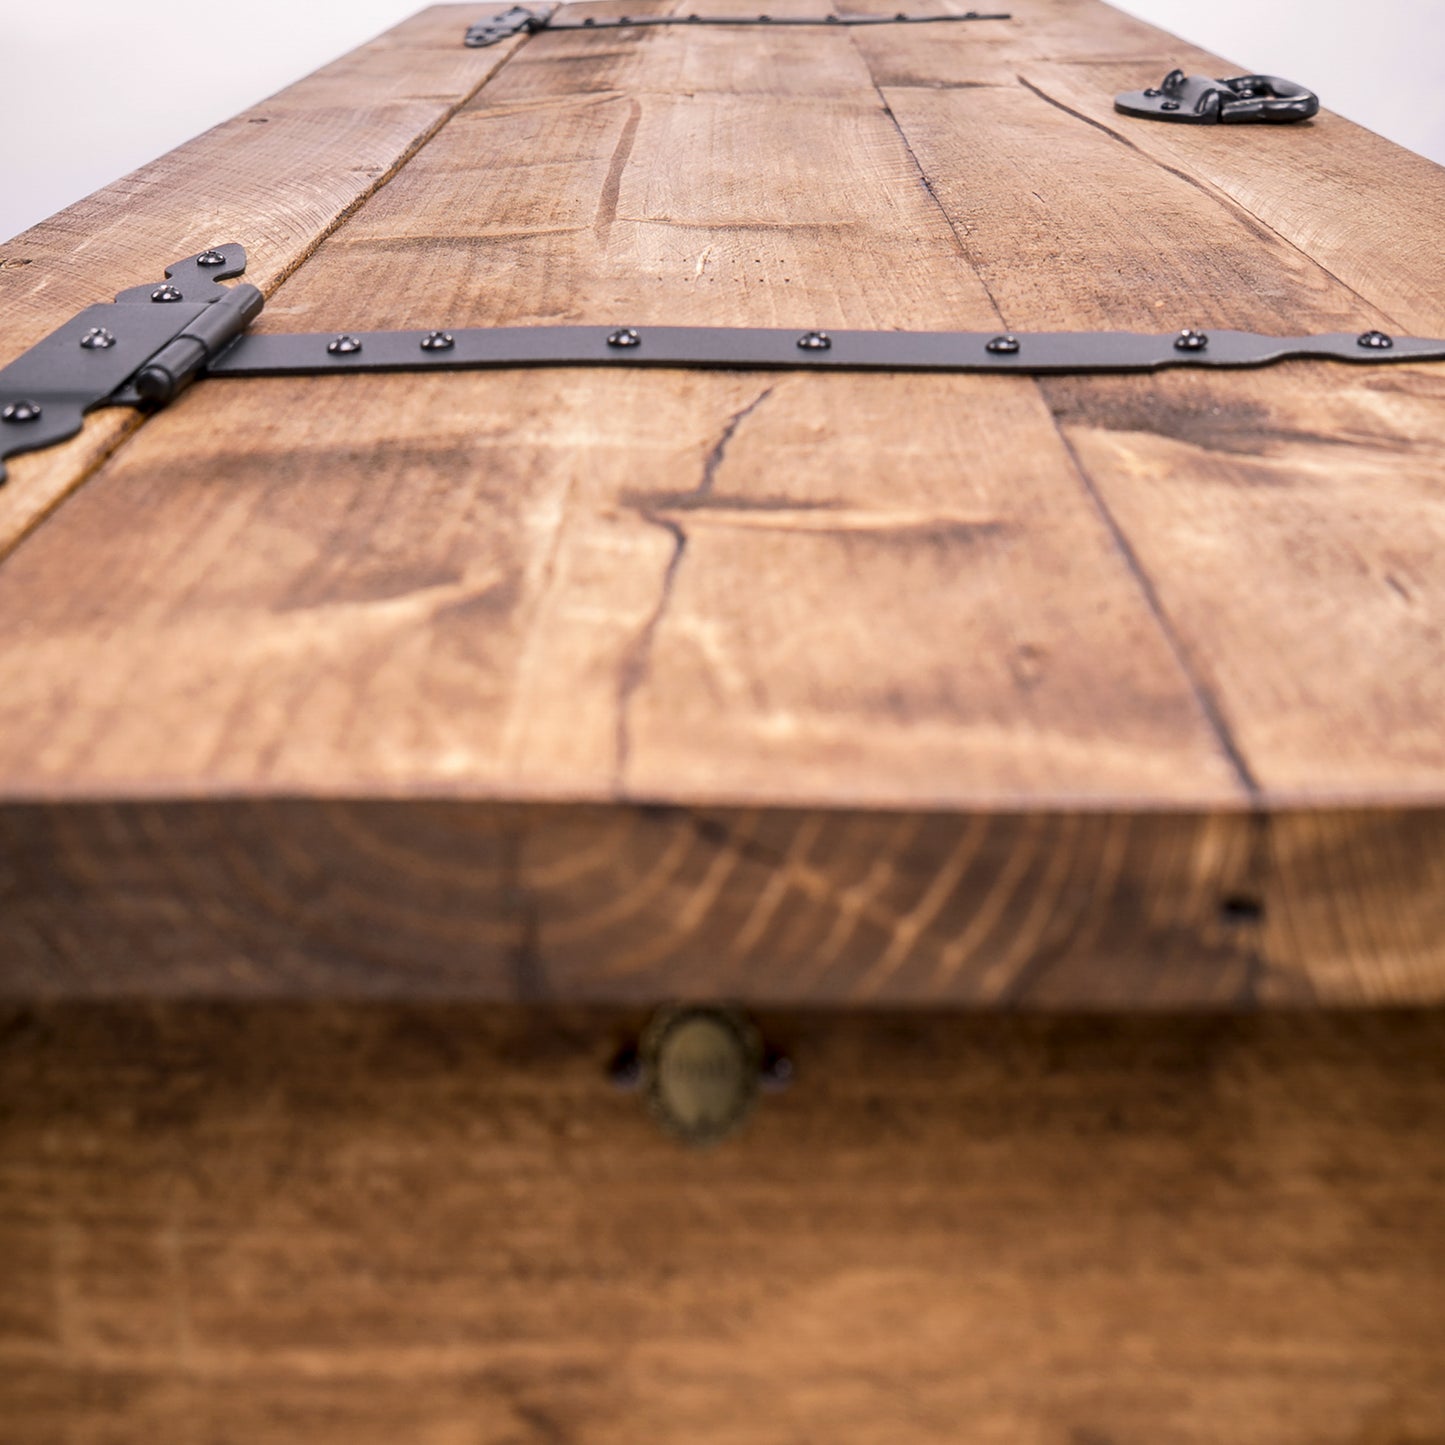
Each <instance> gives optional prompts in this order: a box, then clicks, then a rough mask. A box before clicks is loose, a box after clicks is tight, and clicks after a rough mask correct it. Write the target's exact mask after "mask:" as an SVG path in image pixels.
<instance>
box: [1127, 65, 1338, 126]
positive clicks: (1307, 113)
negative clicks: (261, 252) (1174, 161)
mask: <svg viewBox="0 0 1445 1445" xmlns="http://www.w3.org/2000/svg"><path fill="white" fill-rule="evenodd" d="M1114 109H1115V110H1117V111H1120V112H1121V113H1123V114H1124V115H1135V116H1140V117H1142V118H1143V119H1144V120H1168V121H1173V122H1175V123H1176V124H1178V125H1245V124H1265V125H1283V124H1288V123H1290V122H1292V121H1298V120H1309V119H1310V118H1311V117H1313V116H1316V115H1318V114H1319V110H1320V98H1319V96H1317V95H1316V94H1315V93H1314V91H1312V90H1306V89H1305V87H1304V86H1302V85H1296V84H1295V83H1294V81H1292V80H1281V79H1280V78H1279V77H1278V76H1277V75H1238V76H1235V78H1234V79H1233V80H1210V79H1209V78H1208V76H1203V75H1185V73H1184V72H1183V71H1182V70H1171V71H1170V72H1169V74H1168V75H1166V76H1165V77H1164V79H1163V80H1162V81H1161V82H1160V84H1159V85H1158V86H1156V87H1152V88H1151V89H1149V90H1128V91H1125V92H1124V94H1123V95H1120V96H1116V97H1115V100H1114Z"/></svg>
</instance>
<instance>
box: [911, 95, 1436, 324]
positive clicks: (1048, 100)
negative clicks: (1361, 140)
mask: <svg viewBox="0 0 1445 1445" xmlns="http://www.w3.org/2000/svg"><path fill="white" fill-rule="evenodd" d="M1016 79H1017V80H1018V83H1019V84H1020V85H1021V86H1023V88H1024V89H1025V90H1027V91H1030V92H1031V93H1032V94H1034V95H1036V96H1037V97H1038V98H1039V99H1040V100H1041V101H1043V102H1044V104H1045V105H1051V106H1053V107H1054V109H1055V110H1061V111H1063V113H1064V114H1065V115H1068V116H1072V117H1073V118H1074V119H1075V120H1077V121H1082V122H1083V123H1084V124H1085V125H1087V126H1092V127H1093V129H1094V130H1097V131H1102V132H1103V133H1104V134H1105V135H1106V136H1108V137H1109V138H1110V140H1114V141H1117V142H1118V143H1119V144H1120V145H1121V146H1124V147H1125V148H1126V149H1128V150H1131V151H1133V152H1134V153H1135V155H1139V156H1142V157H1143V158H1144V159H1145V160H1146V161H1148V162H1149V163H1150V164H1151V165H1155V166H1158V167H1159V169H1160V170H1161V171H1164V172H1165V173H1166V174H1168V175H1171V176H1174V177H1175V178H1176V179H1177V180H1181V181H1184V182H1185V183H1186V184H1188V185H1191V186H1193V187H1194V189H1195V190H1197V191H1198V192H1200V194H1201V195H1205V196H1208V197H1209V199H1210V200H1212V201H1214V202H1216V203H1217V204H1219V205H1221V206H1223V207H1224V209H1225V210H1227V211H1232V212H1234V213H1235V214H1236V215H1238V216H1241V217H1248V218H1249V220H1250V221H1252V222H1253V223H1254V224H1255V225H1256V226H1258V227H1259V229H1260V230H1262V231H1263V232H1265V234H1266V235H1267V236H1269V237H1271V238H1272V239H1274V240H1276V241H1279V242H1281V243H1282V244H1283V245H1285V246H1288V247H1289V249H1290V250H1291V251H1293V252H1294V253H1295V254H1296V255H1298V256H1301V257H1303V258H1304V260H1305V261H1307V262H1308V263H1309V264H1310V265H1311V266H1313V267H1314V268H1315V270H1317V271H1319V272H1321V273H1322V274H1324V275H1325V276H1328V277H1329V278H1330V280H1331V281H1333V282H1334V283H1335V284H1336V285H1337V286H1339V287H1340V288H1341V289H1342V290H1344V291H1348V292H1349V294H1350V295H1351V296H1353V297H1354V298H1355V299H1356V300H1357V301H1358V302H1359V303H1360V305H1361V306H1363V307H1365V308H1366V309H1367V310H1369V311H1371V312H1373V313H1374V314H1375V316H1377V317H1379V318H1382V319H1383V320H1384V321H1386V322H1388V323H1389V325H1390V327H1391V329H1392V330H1394V331H1396V332H1400V333H1403V332H1406V331H1408V330H1409V328H1408V327H1406V326H1403V325H1402V324H1401V323H1400V322H1399V321H1398V320H1397V319H1396V318H1395V317H1394V316H1392V315H1390V313H1389V312H1388V311H1385V310H1384V309H1383V308H1382V307H1380V306H1378V305H1376V303H1375V302H1373V301H1371V300H1370V298H1369V297H1368V296H1365V295H1364V294H1363V293H1361V292H1360V291H1357V290H1356V289H1355V288H1354V287H1353V286H1351V285H1350V283H1349V282H1348V281H1346V280H1344V279H1343V278H1341V277H1339V276H1336V275H1335V273H1334V272H1333V271H1331V270H1330V268H1329V267H1328V266H1326V265H1325V264H1324V262H1322V261H1320V260H1319V259H1317V258H1316V257H1314V256H1312V255H1310V253H1309V252H1308V251H1306V250H1305V249H1304V247H1303V246H1301V245H1300V244H1299V243H1298V242H1297V241H1295V240H1293V239H1292V238H1291V237H1289V236H1286V235H1285V234H1284V232H1283V231H1280V230H1277V229H1276V228H1275V227H1274V226H1272V225H1270V223H1269V222H1268V221H1266V220H1265V219H1264V218H1263V217H1262V216H1260V215H1257V214H1256V213H1255V212H1254V211H1252V210H1250V208H1249V207H1248V206H1246V205H1245V204H1244V202H1243V201H1241V200H1240V199H1239V198H1238V197H1237V196H1233V195H1231V194H1230V193H1229V192H1228V191H1226V190H1225V189H1224V188H1223V187H1222V186H1219V185H1216V184H1215V183H1214V182H1213V181H1209V180H1204V179H1201V178H1200V177H1199V176H1194V175H1190V173H1189V172H1188V171H1186V170H1181V169H1180V168H1179V167H1178V166H1175V165H1171V164H1170V163H1169V162H1168V161H1166V160H1162V159H1160V157H1159V156H1157V155H1155V154H1154V152H1153V151H1151V150H1146V149H1145V148H1144V147H1143V146H1141V145H1139V144H1137V143H1136V142H1135V141H1132V140H1130V139H1129V137H1128V136H1126V135H1124V134H1123V133H1122V132H1120V131H1117V130H1115V129H1114V128H1113V126H1110V125H1105V124H1104V122H1103V121H1101V120H1095V119H1094V117H1093V116H1091V115H1085V114H1084V112H1083V111H1081V110H1075V109H1074V107H1073V106H1071V105H1069V104H1068V103H1067V102H1065V101H1062V100H1059V99H1057V98H1056V97H1055V96H1052V95H1050V94H1049V93H1048V92H1047V91H1045V90H1043V89H1041V88H1040V87H1039V86H1037V85H1035V84H1034V83H1033V82H1032V81H1031V80H1030V79H1029V78H1028V77H1027V76H1025V75H1019V76H1017V77H1016ZM899 88H900V89H902V88H904V87H899Z"/></svg>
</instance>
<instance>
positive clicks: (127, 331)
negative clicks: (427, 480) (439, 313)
mask: <svg viewBox="0 0 1445 1445" xmlns="http://www.w3.org/2000/svg"><path fill="white" fill-rule="evenodd" d="M245 267H246V253H245V251H244V250H243V249H242V248H241V247H240V246H236V245H230V246H217V247H215V248H213V249H212V250H209V251H203V252H201V253H200V254H199V255H196V256H190V257H188V258H187V259H186V260H184V261H178V262H177V263H176V264H175V265H174V266H172V267H170V268H169V269H168V270H167V272H166V276H167V277H168V278H169V279H168V281H167V282H164V283H157V284H154V285H151V286H137V287H133V288H131V289H130V290H127V291H122V292H121V293H120V295H119V296H117V297H116V299H115V303H114V304H113V305H99V306H91V307H87V308H86V310H84V311H82V312H81V313H80V315H78V316H77V317H75V318H74V319H73V320H71V321H68V322H66V323H65V325H63V326H62V327H60V328H59V330H57V331H55V332H54V333H53V334H52V335H50V336H48V337H46V339H45V340H44V341H41V342H40V343H38V344H37V345H36V346H34V347H32V348H31V349H30V350H29V351H27V352H26V353H25V354H24V355H23V356H21V357H20V358H18V359H17V360H16V361H13V362H11V364H10V365H9V366H7V367H4V368H3V369H0V480H3V478H4V470H3V464H4V459H5V458H6V457H10V456H17V455H19V454H20V453H21V452H29V451H35V450H38V449H39V448H41V447H47V446H52V445H54V444H55V443H56V442H59V441H63V440H64V439H65V438H66V437H70V436H73V435H74V434H75V433H76V432H78V431H79V430H80V426H81V419H82V417H83V416H84V414H85V413H86V412H87V411H90V410H92V409H93V408H95V407H98V406H117V405H143V404H148V405H152V406H159V405H164V404H165V403H166V402H168V401H170V400H171V399H172V398H173V397H174V396H175V395H177V394H178V393H179V392H180V391H181V390H182V389H183V388H184V387H186V386H188V385H189V384H190V383H191V382H192V381H193V380H195V379H196V378H197V377H199V376H230V377H245V376H327V375H337V374H340V373H343V372H376V371H450V370H472V369H476V368H484V367H528V366H629V367H639V366H641V367H646V366H666V367H687V368H693V367H731V368H745V369H754V368H768V369H786V370H790V371H944V372H1012V373H1022V374H1024V375H1047V374H1053V373H1062V372H1072V373H1087V372H1124V371H1140V372H1145V371H1159V370H1162V369H1164V368H1166V367H1174V366H1191V367H1248V366H1271V365H1274V364H1275V363H1277V362H1281V361H1286V360H1289V359H1291V358H1304V357H1311V358H1317V359H1324V360H1333V361H1346V362H1356V363H1360V362H1370V363H1379V362H1397V361H1400V362H1403V361H1445V341H1429V340H1419V339H1416V338H1411V337H1392V336H1387V335H1386V334H1385V333H1384V332H1382V331H1374V330H1371V331H1366V332H1364V333H1363V334H1360V335H1355V334H1344V333H1341V334H1334V335H1328V336H1296V337H1279V336H1257V335H1255V334H1253V333H1251V332H1244V331H1216V332H1212V333H1205V332H1203V331H1199V330H1196V329H1193V328H1188V327H1186V328H1185V329H1184V330H1182V331H1177V332H1172V333H1168V334H1165V335H1162V336H1160V335H1152V334H1144V333H1136V332H1129V331H1102V332H1085V331H1052V332H1035V333H1029V334H1019V335H1013V334H1010V333H1002V334H994V333H990V332H971V331H833V332H827V331H821V330H815V331H798V330H785V329H758V328H746V327H738V328H731V327H709V326H625V325H623V326H501V327H492V328H486V329H460V328H459V329H455V330H452V331H359V332H355V333H342V334H340V335H336V334H327V333H317V334H312V335H287V336H270V335H262V336H250V335H246V334H244V333H245V331H246V328H247V326H248V325H249V324H250V322H251V321H252V320H254V319H255V317H256V316H257V315H259V314H260V311H261V307H262V296H261V293H260V291H258V290H257V289H256V288H255V287H254V286H246V285H241V286H232V287H226V286H218V285H217V284H216V283H217V282H218V281H221V280H225V279H226V278H228V277H232V276H238V275H240V274H241V273H242V272H243V271H244V270H245Z"/></svg>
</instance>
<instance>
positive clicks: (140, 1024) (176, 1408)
mask: <svg viewBox="0 0 1445 1445" xmlns="http://www.w3.org/2000/svg"><path fill="white" fill-rule="evenodd" d="M761 1022H762V1024H763V1026H764V1029H765V1031H766V1033H767V1036H768V1037H769V1038H770V1039H771V1040H773V1041H774V1042H775V1043H777V1044H778V1045H781V1046H783V1047H785V1048H786V1049H788V1050H789V1051H790V1053H791V1055H792V1057H793V1059H794V1060H795V1063H796V1070H797V1082H796V1084H795V1085H794V1087H793V1089H792V1090H791V1091H790V1092H789V1093H787V1094H784V1095H781V1096H777V1097H770V1098H767V1099H765V1100H764V1101H763V1103H762V1105H761V1107H760V1110H759V1112H758V1114H757V1116H756V1117H755V1119H754V1120H753V1121H752V1123H751V1124H750V1125H749V1127H748V1129H747V1131H746V1132H745V1133H744V1134H743V1135H742V1136H740V1137H739V1138H738V1139H736V1140H735V1141H733V1142H732V1143H730V1144H728V1145H726V1146H724V1147H723V1148H721V1149H718V1150H716V1151H713V1152H710V1153H696V1152H690V1151H687V1150H684V1149H682V1148H680V1147H679V1146H677V1145H675V1144H674V1143H672V1142H671V1141H669V1140H667V1139H665V1138H663V1137H662V1136H661V1135H660V1134H658V1133H657V1132H656V1131H655V1129H654V1126H653V1125H652V1124H651V1123H650V1122H649V1121H648V1119H647V1117H646V1115H645V1112H644V1111H643V1109H642V1107H641V1106H640V1104H639V1103H638V1102H637V1100H636V1099H635V1098H632V1097H628V1096H623V1095H618V1094H617V1093H615V1092H614V1091H613V1090H612V1088H611V1087H610V1085H609V1083H608V1082H607V1079H606V1076H605V1068H606V1063H607V1060H608V1058H609V1057H610V1054H611V1051H612V1050H613V1049H614V1048H615V1047H616V1046H617V1045H618V1044H619V1043H621V1042H623V1041H624V1040H626V1039H627V1038H629V1037H631V1036H632V1032H633V1030H635V1028H636V1026H637V1020H636V1019H635V1018H632V1017H630V1016H623V1015H617V1014H613V1013H586V1012H577V1011H569V1012H565V1013H554V1012H539V1011H497V1010H480V1009H463V1008H457V1007H448V1008H422V1007H411V1008H352V1009H341V1008H336V1007H329V1008H303V1009H297V1008H295V1007H286V1008H284V1009H283V1008H263V1007H250V1008H229V1009H227V1008H202V1007H187V1008H177V1007H163V1008H154V1007H153V1008H105V1009H95V1008H81V1007H74V1006H72V1007H67V1008H62V1009H51V1008H41V1009H31V1010H23V1011H21V1010H10V1011H7V1013H6V1014H5V1015H4V1017H3V1022H0V1099H3V1100H4V1105H3V1109H0V1255H3V1257H4V1258H5V1260H6V1261H7V1268H6V1269H5V1271H4V1273H3V1276H0V1417H3V1418H4V1419H5V1421H6V1439H7V1441H8V1442H13V1445H52V1442H58V1441H64V1442H65V1445H102V1442H103V1445H111V1442H119V1441H132V1440H138V1439H166V1440H198V1441H199V1440H204V1441H207V1442H210V1445H251V1442H254V1441H257V1440H262V1439H264V1440H265V1441H266V1442H267V1445H301V1442H303V1441H304V1442H306V1445H331V1442H338V1445H340V1442H345V1445H381V1442H393V1441H396V1440H409V1441H425V1442H434V1441H435V1442H452V1441H465V1442H468V1445H503V1442H507V1445H531V1442H536V1445H546V1442H556V1441H569V1442H578V1445H620V1442H624V1441H627V1442H631V1441H635V1440H636V1439H637V1438H638V1437H639V1436H640V1435H641V1436H646V1437H648V1438H652V1439H658V1440H693V1441H703V1442H714V1441H716V1442H719V1445H722V1442H726V1445H739V1442H742V1441H749V1442H760V1445H813V1442H815V1441H817V1440H819V1439H820V1438H823V1439H827V1440H830V1441H836V1442H839V1445H878V1442H884V1441H899V1440H907V1441H910V1442H939V1445H943V1442H947V1445H954V1442H957V1441H958V1440H960V1439H963V1438H966V1439H968V1440H970V1441H980V1442H986V1445H993V1442H997V1445H1084V1442H1089V1445H1097V1442H1105V1441H1107V1442H1110V1445H1156V1442H1158V1441H1160V1440H1168V1441H1169V1442H1170V1445H1216V1442H1219V1441H1222V1440H1231V1441H1235V1440H1248V1441H1250V1442H1252V1445H1385V1442H1389V1445H1431V1442H1435V1441H1438V1440H1440V1439H1442V1438H1445V1381H1442V1378H1441V1373H1440V1370H1439V1341H1440V1339H1441V1337H1442V1335H1445V1215H1442V1213H1441V1211H1440V1209H1439V1207H1438V1206H1439V1200H1440V1196H1441V1190H1442V1188H1445V1072H1442V1060H1445V1017H1442V1015H1440V1014H1438V1013H1435V1014H1383V1015H1372V1014H1363V1015H1358V1016H1332V1017H1331V1016H1316V1017H1314V1018H1297V1017H1295V1018H1291V1017H1283V1016H1281V1017H1256V1018H1245V1019H1234V1020H1224V1019H1210V1020H1198V1021H1194V1022H1183V1021H1168V1020H1154V1021H1149V1022H1145V1021H1143V1020H1135V1021H1127V1020H1119V1019H1098V1020H1094V1021H1089V1022H1082V1021H1071V1020H1068V1019H1053V1020H1034V1021H1024V1020H1016V1019H1015V1020H1009V1019H1002V1020H1000V1019H991V1020H985V1019H980V1018H974V1019H962V1018H948V1017H940V1016H934V1017H912V1018H899V1017H889V1016H885V1015H858V1016H852V1017H839V1016H828V1015H807V1014H805V1015H791V1016H789V1015H765V1016H764V1017H763V1019H762V1020H761Z"/></svg>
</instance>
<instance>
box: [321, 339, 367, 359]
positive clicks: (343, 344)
mask: <svg viewBox="0 0 1445 1445" xmlns="http://www.w3.org/2000/svg"><path fill="white" fill-rule="evenodd" d="M326 349H327V351H329V352H330V353H331V355H332V356H350V355H351V353H352V352H354V351H360V350H361V342H360V341H358V340H357V339H356V337H354V336H345V335H342V336H338V337H337V338H336V340H335V341H330V342H328V343H327V345H326Z"/></svg>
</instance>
